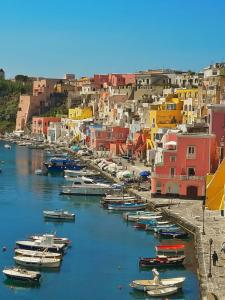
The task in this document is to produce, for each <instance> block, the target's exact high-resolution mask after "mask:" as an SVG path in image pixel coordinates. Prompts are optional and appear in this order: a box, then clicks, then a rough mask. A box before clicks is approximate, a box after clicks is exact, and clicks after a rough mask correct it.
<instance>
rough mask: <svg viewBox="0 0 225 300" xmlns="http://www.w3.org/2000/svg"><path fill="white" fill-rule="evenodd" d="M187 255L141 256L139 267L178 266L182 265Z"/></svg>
mask: <svg viewBox="0 0 225 300" xmlns="http://www.w3.org/2000/svg"><path fill="white" fill-rule="evenodd" d="M184 259H185V256H176V257H165V258H160V257H153V258H151V257H146V258H144V257H143V258H140V260H139V267H140V268H149V267H157V268H159V267H163V268H165V267H176V266H181V265H182V264H183V262H184Z"/></svg>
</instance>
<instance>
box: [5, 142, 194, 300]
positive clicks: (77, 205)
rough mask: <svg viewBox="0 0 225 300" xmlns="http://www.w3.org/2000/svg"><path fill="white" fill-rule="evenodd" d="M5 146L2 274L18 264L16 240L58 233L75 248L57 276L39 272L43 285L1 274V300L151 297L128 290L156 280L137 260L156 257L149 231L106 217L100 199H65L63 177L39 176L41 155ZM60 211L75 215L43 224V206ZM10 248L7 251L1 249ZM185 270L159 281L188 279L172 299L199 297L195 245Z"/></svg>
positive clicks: (171, 271)
mask: <svg viewBox="0 0 225 300" xmlns="http://www.w3.org/2000/svg"><path fill="white" fill-rule="evenodd" d="M3 145H4V142H0V161H4V163H3V162H2V163H1V168H2V174H0V220H1V239H0V269H1V270H2V269H3V268H4V266H12V265H14V261H13V253H14V247H15V241H16V240H21V239H25V238H26V237H28V236H29V235H31V234H34V233H50V232H55V231H56V232H57V234H58V235H59V236H66V237H69V238H70V239H71V240H72V247H71V249H69V250H68V252H67V254H66V255H65V257H64V260H63V262H62V266H61V268H60V270H59V271H57V272H42V280H41V284H40V286H39V287H38V288H24V287H21V286H16V287H15V286H13V285H12V284H8V282H6V281H5V277H4V276H3V274H2V275H0V276H1V283H0V299H1V300H4V299H7V300H11V299H23V300H26V299H27V300H28V299H29V300H31V299H32V300H35V299H38V300H40V299H41V300H44V299H54V300H58V299H59V300H62V299H67V300H74V299H77V300H89V299H92V300H111V299H112V300H114V299H119V300H128V299H150V297H148V296H146V295H145V294H144V293H142V292H135V291H133V290H132V289H131V288H130V287H129V283H130V282H131V281H132V280H134V279H148V278H152V274H151V272H150V271H140V270H139V268H138V258H139V257H140V256H155V250H154V246H155V245H157V244H159V241H158V240H157V239H156V238H154V236H153V235H152V234H150V233H146V232H143V231H138V230H134V228H133V227H132V224H127V223H126V222H124V220H123V219H122V217H121V214H115V213H114V214H113V213H109V212H107V211H106V210H103V209H102V208H101V206H100V205H99V199H100V198H99V197H89V198H85V197H81V196H77V197H76V196H74V197H68V196H61V195H59V191H60V186H61V185H62V184H63V183H64V179H63V178H62V177H53V176H37V175H34V170H35V169H38V168H40V167H41V166H42V161H43V152H42V151H38V150H29V149H27V148H25V147H19V146H15V145H13V146H12V149H11V150H7V149H4V147H3ZM56 208H63V209H68V210H70V211H73V212H75V214H76V221H75V222H74V223H68V222H67V223H55V222H45V221H44V219H43V216H42V211H43V210H44V209H56ZM3 246H6V247H7V251H6V252H3V251H2V247H3ZM187 246H188V248H189V250H188V251H187V255H188V259H187V265H186V267H185V268H179V269H167V270H164V271H163V272H161V277H162V278H163V277H164V278H168V277H175V276H185V277H186V281H185V283H184V287H183V291H182V292H180V293H179V295H176V296H173V297H170V298H169V299H180V300H181V299H191V300H198V299H199V296H198V295H199V288H198V282H197V278H196V274H195V272H194V266H193V261H194V256H193V254H192V250H191V247H192V242H191V241H188V245H187Z"/></svg>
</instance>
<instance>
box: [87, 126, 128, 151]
mask: <svg viewBox="0 0 225 300" xmlns="http://www.w3.org/2000/svg"><path fill="white" fill-rule="evenodd" d="M128 135H129V128H124V127H119V126H117V127H107V128H91V129H90V147H91V148H92V149H94V150H97V151H103V150H106V151H109V150H110V144H118V145H121V144H126V141H127V137H128Z"/></svg>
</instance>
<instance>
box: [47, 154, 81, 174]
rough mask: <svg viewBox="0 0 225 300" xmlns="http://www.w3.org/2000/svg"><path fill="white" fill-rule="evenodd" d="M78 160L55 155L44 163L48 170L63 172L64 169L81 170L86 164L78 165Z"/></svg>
mask: <svg viewBox="0 0 225 300" xmlns="http://www.w3.org/2000/svg"><path fill="white" fill-rule="evenodd" d="M77 163H78V161H77V160H74V159H70V158H65V157H53V158H51V159H50V160H49V161H48V162H45V163H44V165H45V167H46V168H47V170H48V172H63V171H64V170H81V169H83V168H84V166H81V165H78V164H77Z"/></svg>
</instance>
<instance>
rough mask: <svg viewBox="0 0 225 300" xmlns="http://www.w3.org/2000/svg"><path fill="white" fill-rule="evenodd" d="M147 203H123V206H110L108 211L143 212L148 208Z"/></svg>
mask: <svg viewBox="0 0 225 300" xmlns="http://www.w3.org/2000/svg"><path fill="white" fill-rule="evenodd" d="M147 205H148V204H147V203H123V204H109V205H108V210H114V211H124V210H125V211H130V210H142V209H145V208H146V207H147Z"/></svg>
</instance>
